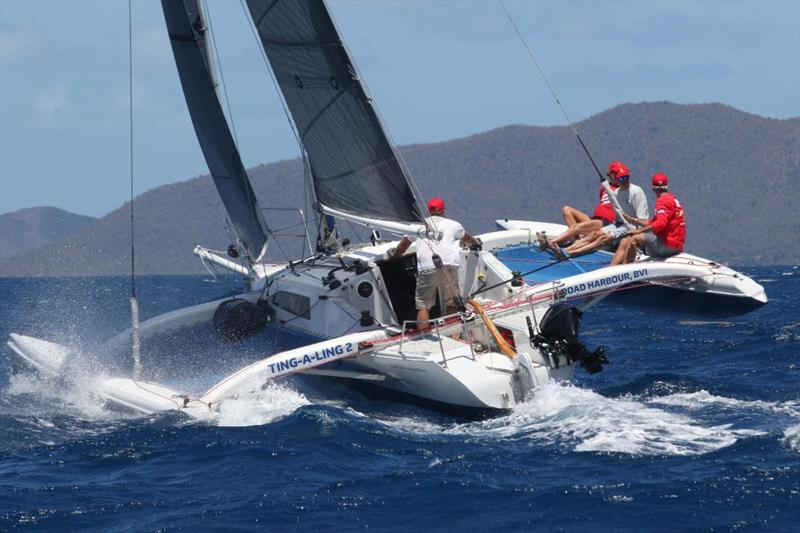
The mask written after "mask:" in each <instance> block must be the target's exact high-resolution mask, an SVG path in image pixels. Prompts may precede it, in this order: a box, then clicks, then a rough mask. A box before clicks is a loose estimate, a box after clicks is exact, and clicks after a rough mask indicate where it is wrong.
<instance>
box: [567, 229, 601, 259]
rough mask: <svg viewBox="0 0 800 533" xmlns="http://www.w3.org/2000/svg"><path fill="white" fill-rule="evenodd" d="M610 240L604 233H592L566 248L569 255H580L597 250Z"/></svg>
mask: <svg viewBox="0 0 800 533" xmlns="http://www.w3.org/2000/svg"><path fill="white" fill-rule="evenodd" d="M610 240H611V235H609V234H608V233H606V232H604V231H600V230H598V231H593V232H592V233H590V234H589V235H588V236H587V237H585V238H583V239H581V240H579V241H575V244H573V245H572V246H570V247H569V248H567V249H566V250H567V253H568V254H570V255H581V254H588V253H590V252H594V251H595V250H599V249H600V247H602V246H603V245H604V244H605V243H607V242H609V241H610Z"/></svg>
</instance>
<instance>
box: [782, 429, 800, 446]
mask: <svg viewBox="0 0 800 533" xmlns="http://www.w3.org/2000/svg"><path fill="white" fill-rule="evenodd" d="M783 440H784V441H785V442H786V444H788V445H789V447H790V448H791V449H793V450H795V451H798V452H800V424H797V425H796V426H790V427H788V428H786V430H785V431H784V432H783Z"/></svg>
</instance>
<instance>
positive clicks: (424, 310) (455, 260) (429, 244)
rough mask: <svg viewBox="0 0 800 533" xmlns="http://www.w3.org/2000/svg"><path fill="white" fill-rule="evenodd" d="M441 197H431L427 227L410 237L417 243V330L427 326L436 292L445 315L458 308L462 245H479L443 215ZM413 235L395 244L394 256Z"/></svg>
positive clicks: (399, 254) (401, 250)
mask: <svg viewBox="0 0 800 533" xmlns="http://www.w3.org/2000/svg"><path fill="white" fill-rule="evenodd" d="M444 209H445V207H444V200H442V199H441V198H431V199H430V201H429V202H428V212H429V213H430V216H429V217H427V218H426V219H425V225H426V226H427V228H426V230H425V231H423V232H422V233H421V234H420V235H416V236H414V237H413V240H414V241H416V243H417V250H416V251H417V290H416V294H415V302H416V307H417V329H426V328H427V327H428V320H429V318H430V309H431V307H433V305H434V303H435V302H436V294H437V293H439V294H440V295H441V296H440V298H441V299H440V301H441V302H442V304H444V305H445V307H446V309H447V311H446V314H451V313H455V312H456V311H457V310H458V300H459V298H460V297H461V290H460V288H459V284H458V267H459V265H460V264H461V247H462V246H472V245H476V244H479V242H478V240H477V239H475V237H473V236H472V235H470V234H469V233H467V232H466V231H464V226H462V225H461V224H460V223H459V222H457V221H455V220H451V219H449V218H444ZM411 243H412V238H410V237H408V236H403V239H402V240H401V241H400V244H398V245H397V248H396V249H395V251H394V253H393V254H391V255H393V256H394V257H399V256H401V255H403V253H405V251H406V250H407V249H408V247H409V246H410V245H411Z"/></svg>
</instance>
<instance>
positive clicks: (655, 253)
mask: <svg viewBox="0 0 800 533" xmlns="http://www.w3.org/2000/svg"><path fill="white" fill-rule="evenodd" d="M668 184H669V182H668V180H667V176H666V174H663V173H661V172H659V173H658V174H654V175H653V192H654V193H655V195H656V209H655V214H654V215H653V218H651V219H650V220H643V219H640V218H635V217H632V216H629V215H625V220H627V221H628V222H630V223H632V224H634V225H637V226H640V227H639V228H636V229H634V230H631V231H630V233H629V234H628V236H627V237H625V238H624V239H622V242H621V243H620V245H619V248H617V252H616V253H615V254H614V259H612V260H611V264H612V265H621V264H624V263H631V262H633V260H634V258H635V257H636V248H637V247H640V248H644V253H645V254H647V255H648V256H650V257H653V258H666V257H671V256H673V255H675V254H678V253H680V252H682V251H683V245H684V242H685V241H686V217H685V215H684V212H683V206H682V205H681V203H680V202H679V201H678V199H677V198H675V195H674V194H672V193H671V192H669V191H668V190H667V187H668ZM648 232H652V233H648Z"/></svg>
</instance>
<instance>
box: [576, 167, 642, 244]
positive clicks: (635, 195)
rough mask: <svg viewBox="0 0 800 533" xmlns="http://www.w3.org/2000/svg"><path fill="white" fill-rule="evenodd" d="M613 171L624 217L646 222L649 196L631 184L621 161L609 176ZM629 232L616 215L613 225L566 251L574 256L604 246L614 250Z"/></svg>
mask: <svg viewBox="0 0 800 533" xmlns="http://www.w3.org/2000/svg"><path fill="white" fill-rule="evenodd" d="M612 171H613V174H614V175H615V176H616V178H617V184H618V185H619V187H618V188H617V190H616V197H617V202H618V203H619V206H620V207H621V208H622V213H623V215H629V216H631V217H635V218H639V219H644V220H647V219H649V218H650V212H649V210H648V208H647V196H646V195H645V194H644V190H643V189H642V188H641V187H639V186H638V185H636V184H633V183H631V175H630V171H629V170H628V167H626V166H625V165H624V164H622V163H620V162H619V161H614V162H613V163H611V166H609V174H611V172H612ZM628 231H629V227H628V223H627V222H626V221H625V220H624V219H623V218H621V217H620V216H619V215H618V214H616V213H615V219H614V223H613V224H606V225H605V226H603V227H602V228H601V229H600V230H597V231H593V232H591V233H590V234H589V235H587V236H586V237H585V238H583V239H580V240H578V241H575V243H574V244H572V245H571V246H569V247H568V248H567V249H566V250H565V251H566V252H567V253H568V254H569V255H571V256H572V255H581V254H588V253H591V252H594V251H595V250H598V249H600V248H602V247H603V246H605V247H606V248H607V249H609V250H614V249H616V247H617V246H618V245H619V243H620V240H621V239H622V237H624V236H625V235H627V234H628Z"/></svg>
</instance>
